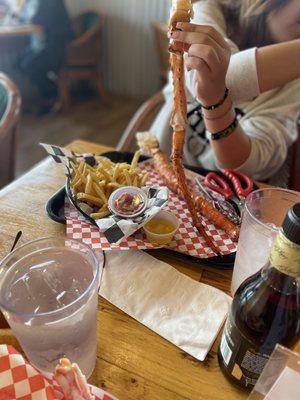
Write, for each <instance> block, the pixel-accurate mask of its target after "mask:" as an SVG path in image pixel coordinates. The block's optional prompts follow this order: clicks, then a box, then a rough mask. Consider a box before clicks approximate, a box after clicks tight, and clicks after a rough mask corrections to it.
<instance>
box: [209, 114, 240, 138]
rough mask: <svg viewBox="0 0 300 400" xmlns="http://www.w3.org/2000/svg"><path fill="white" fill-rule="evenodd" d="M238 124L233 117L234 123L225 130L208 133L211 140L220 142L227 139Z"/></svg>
mask: <svg viewBox="0 0 300 400" xmlns="http://www.w3.org/2000/svg"><path fill="white" fill-rule="evenodd" d="M238 123H239V121H238V120H237V118H236V117H235V118H234V121H233V122H232V123H231V124H230V125H229V126H228V127H227V128H226V129H223V130H222V131H219V132H216V133H211V132H209V133H210V138H211V140H220V139H224V138H226V137H228V136H229V135H231V134H232V133H233V132H234V131H235V130H236V128H237V126H238Z"/></svg>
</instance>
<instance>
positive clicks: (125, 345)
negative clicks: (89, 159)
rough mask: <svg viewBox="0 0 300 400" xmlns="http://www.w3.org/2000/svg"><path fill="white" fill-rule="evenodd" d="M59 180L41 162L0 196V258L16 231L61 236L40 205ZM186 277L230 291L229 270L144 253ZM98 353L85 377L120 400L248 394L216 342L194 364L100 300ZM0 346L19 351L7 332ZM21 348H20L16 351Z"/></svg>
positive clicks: (80, 144)
mask: <svg viewBox="0 0 300 400" xmlns="http://www.w3.org/2000/svg"><path fill="white" fill-rule="evenodd" d="M69 147H70V148H71V149H72V150H74V151H76V152H90V151H91V152H95V153H101V152H104V151H108V150H111V149H110V148H108V147H104V146H101V145H96V144H93V143H89V142H84V141H75V142H73V143H72V144H71V145H70V146H69ZM63 183H64V173H63V171H61V169H60V168H59V166H58V165H56V164H55V163H54V162H53V161H52V160H50V159H49V158H47V159H46V160H45V161H42V162H41V163H40V164H38V165H37V166H36V167H34V168H33V169H32V170H30V171H29V172H28V173H27V174H25V175H23V176H22V177H21V178H19V179H18V180H17V181H15V182H13V183H12V184H11V185H9V186H7V187H6V188H5V189H3V190H2V191H0V235H1V242H0V258H1V257H3V256H4V255H5V254H6V253H7V252H8V251H9V249H10V247H11V245H12V242H13V239H14V237H15V235H16V233H17V232H18V231H19V230H20V229H21V230H23V234H24V235H23V237H22V239H21V242H22V243H25V242H27V241H29V240H32V239H37V238H41V237H43V236H63V235H64V234H65V227H64V226H63V225H60V224H57V223H55V222H53V221H51V220H50V219H49V218H48V217H47V215H46V212H45V204H46V202H47V200H48V199H49V197H50V196H52V195H53V194H54V193H55V192H56V191H57V190H58V189H59V188H60V187H61V186H62V185H63ZM151 254H153V255H154V256H156V257H158V258H160V259H161V260H163V261H165V262H168V263H169V264H171V265H173V266H174V267H175V268H176V269H178V270H179V271H181V272H182V273H184V274H186V275H188V276H190V277H191V278H192V279H195V280H197V281H201V282H203V283H207V284H210V285H213V286H215V287H217V288H220V289H221V290H224V291H225V292H227V293H229V288H230V282H231V272H230V271H221V270H216V269H214V268H211V267H204V266H203V267H202V266H200V265H195V264H192V263H190V262H189V261H188V260H187V261H181V260H177V259H176V258H174V257H168V256H165V255H161V254H159V253H158V252H153V253H151ZM97 340H98V354H97V364H96V368H95V371H94V373H93V375H92V377H91V379H90V382H91V383H93V384H94V385H97V386H99V387H102V388H104V389H105V390H107V391H108V392H110V393H112V394H113V395H115V396H117V397H118V398H119V399H120V400H137V399H143V400H221V399H222V400H223V399H226V400H239V399H246V398H247V396H248V394H247V393H245V392H242V391H241V390H240V389H238V388H236V387H234V386H233V385H232V384H231V383H229V382H228V381H227V380H226V379H225V377H224V376H223V375H222V373H221V371H220V369H219V366H218V361H217V357H216V352H217V346H218V343H219V338H218V339H217V341H216V343H215V344H214V346H213V348H212V349H211V351H210V352H209V355H208V357H207V358H206V360H205V361H204V362H199V361H197V360H196V359H194V358H193V357H191V356H189V355H187V354H186V353H184V352H183V351H182V350H180V349H179V348H177V347H176V346H174V345H173V344H171V343H169V342H167V341H166V340H164V339H163V338H161V337H160V336H159V335H157V334H156V333H154V332H152V331H151V330H149V329H148V328H146V327H145V326H143V325H142V324H140V323H139V322H137V321H135V320H134V319H132V318H131V317H129V316H128V315H126V314H125V313H123V312H122V311H120V310H119V309H117V308H116V307H114V306H113V305H111V304H110V303H108V302H107V301H105V300H104V299H102V298H99V312H98V339H97ZM0 342H1V343H9V344H13V345H15V346H16V347H17V348H19V349H20V347H19V345H18V343H17V341H16V339H15V338H14V336H13V334H12V333H11V331H10V330H9V329H6V330H5V329H2V331H1V330H0ZM20 350H21V349H20Z"/></svg>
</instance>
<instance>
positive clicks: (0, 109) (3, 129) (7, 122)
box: [0, 73, 21, 187]
mask: <svg viewBox="0 0 300 400" xmlns="http://www.w3.org/2000/svg"><path fill="white" fill-rule="evenodd" d="M20 110H21V96H20V93H19V90H18V88H17V87H16V85H15V84H14V83H13V82H12V81H11V80H10V79H9V78H8V77H7V76H6V75H4V74H2V73H0V187H3V186H5V185H7V184H8V183H9V182H11V181H12V180H13V179H14V173H15V150H16V133H17V127H18V123H19V118H20Z"/></svg>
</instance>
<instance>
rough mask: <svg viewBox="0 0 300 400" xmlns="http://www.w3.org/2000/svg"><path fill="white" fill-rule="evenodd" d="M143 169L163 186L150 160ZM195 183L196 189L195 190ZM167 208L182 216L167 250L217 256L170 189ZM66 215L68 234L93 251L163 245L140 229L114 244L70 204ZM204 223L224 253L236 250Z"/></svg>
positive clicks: (151, 180)
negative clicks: (149, 240) (152, 239)
mask: <svg viewBox="0 0 300 400" xmlns="http://www.w3.org/2000/svg"><path fill="white" fill-rule="evenodd" d="M139 167H140V169H141V170H142V171H143V172H147V173H148V174H149V179H148V181H147V185H148V186H152V187H155V186H164V182H163V181H162V179H161V178H160V176H159V174H158V173H157V172H156V171H155V170H154V168H153V163H152V161H151V160H148V161H145V162H142V163H140V164H139ZM186 172H187V176H188V178H189V179H192V180H193V182H194V181H195V177H196V176H197V174H195V173H193V172H191V171H186ZM194 186H195V185H193V190H195V187H194ZM164 210H166V211H170V212H172V213H173V214H174V215H176V217H177V218H178V219H179V222H180V225H179V229H178V231H177V233H176V234H175V236H174V239H173V241H172V242H171V243H170V244H169V245H168V246H166V248H167V249H169V250H173V251H175V252H179V253H183V254H187V255H189V256H193V257H196V258H209V257H214V256H216V254H215V253H214V252H213V251H212V250H211V248H210V247H209V246H208V245H207V243H206V241H205V239H204V238H203V237H201V236H200V235H199V233H198V231H197V229H196V228H195V227H194V226H193V224H192V218H191V215H190V212H189V211H188V209H187V206H186V203H185V201H183V200H181V199H180V198H179V197H178V196H177V195H176V194H174V193H173V192H170V194H169V199H168V202H167V204H166V205H165V207H164ZM65 217H66V220H67V236H68V237H69V238H71V239H77V240H81V241H82V242H84V243H86V244H88V245H89V246H90V247H92V248H93V249H94V250H112V249H120V250H132V249H139V250H146V249H155V248H160V247H161V246H155V245H153V244H152V243H150V242H148V240H147V238H146V236H145V234H144V233H143V232H142V231H141V230H140V231H138V232H136V233H135V234H134V235H132V236H131V237H129V238H127V239H126V240H124V241H123V242H121V243H120V244H118V245H111V244H110V243H109V242H108V241H107V240H106V238H105V237H104V235H103V233H101V232H100V231H99V229H98V228H97V227H93V226H91V225H89V224H88V223H86V222H85V219H84V217H83V216H82V215H81V214H80V213H79V212H78V211H77V210H76V209H75V208H74V207H72V206H71V205H70V204H66V207H65ZM202 221H203V225H204V227H205V230H206V232H207V234H208V235H209V236H211V237H212V239H213V241H214V243H215V244H216V245H217V246H218V247H219V249H220V252H221V254H222V255H227V254H230V253H233V252H235V251H236V243H235V242H233V241H232V240H231V238H230V237H229V235H228V234H227V233H226V232H224V231H223V230H221V229H218V228H217V227H216V226H215V225H213V224H212V223H211V222H210V221H209V220H208V219H206V218H205V217H202Z"/></svg>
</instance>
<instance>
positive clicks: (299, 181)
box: [289, 122, 300, 192]
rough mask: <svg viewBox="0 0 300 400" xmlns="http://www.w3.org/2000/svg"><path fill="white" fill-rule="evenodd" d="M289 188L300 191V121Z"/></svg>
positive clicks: (292, 150)
mask: <svg viewBox="0 0 300 400" xmlns="http://www.w3.org/2000/svg"><path fill="white" fill-rule="evenodd" d="M291 152H292V159H291V167H290V182H289V188H290V189H292V190H297V191H298V192H300V122H299V124H298V139H297V141H296V143H294V145H293V147H292V149H291Z"/></svg>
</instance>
